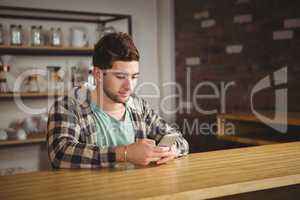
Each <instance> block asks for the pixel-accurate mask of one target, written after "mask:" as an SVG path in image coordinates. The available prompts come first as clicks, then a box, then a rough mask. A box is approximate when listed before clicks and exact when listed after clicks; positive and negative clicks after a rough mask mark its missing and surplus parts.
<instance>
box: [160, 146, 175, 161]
mask: <svg viewBox="0 0 300 200" xmlns="http://www.w3.org/2000/svg"><path fill="white" fill-rule="evenodd" d="M176 157H177V153H176V145H172V147H171V148H170V149H169V151H168V154H166V156H165V157H162V158H161V159H160V160H158V161H157V162H156V164H158V165H159V164H163V163H166V162H169V161H171V160H173V159H174V158H176Z"/></svg>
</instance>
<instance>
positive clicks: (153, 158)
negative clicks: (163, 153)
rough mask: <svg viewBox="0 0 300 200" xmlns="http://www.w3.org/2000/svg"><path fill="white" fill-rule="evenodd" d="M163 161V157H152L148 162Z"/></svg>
mask: <svg viewBox="0 0 300 200" xmlns="http://www.w3.org/2000/svg"><path fill="white" fill-rule="evenodd" d="M159 160H161V157H151V158H148V159H147V162H157V161H159Z"/></svg>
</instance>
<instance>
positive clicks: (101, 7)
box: [0, 0, 175, 128]
mask: <svg viewBox="0 0 300 200" xmlns="http://www.w3.org/2000/svg"><path fill="white" fill-rule="evenodd" d="M172 2H173V1H172V0H165V1H156V0H122V1H121V0H88V1H84V2H83V1H79V0H75V1H72V3H71V4H70V1H68V0H60V1H58V0H54V1H46V0H42V1H37V0H24V1H17V0H14V1H11V0H2V1H1V2H0V5H9V6H20V7H34V8H47V9H62V10H77V11H87V12H104V13H105V12H107V13H121V14H130V15H132V18H133V24H132V28H133V38H134V41H135V43H136V45H137V46H138V48H139V50H140V53H141V55H142V57H141V62H140V71H141V78H140V83H145V82H151V83H154V85H156V86H158V87H160V85H161V84H162V82H169V81H170V80H171V79H173V80H174V73H173V72H172V69H174V54H173V53H172V52H174V49H173V46H172V44H174V36H173V35H174V31H173V29H172V28H173V21H172V20H173V7H172V6H173V3H172ZM0 20H2V19H0ZM79 60H86V61H87V62H88V61H89V60H90V58H88V57H55V58H53V57H25V56H23V57H22V56H20V57H15V58H14V60H13V62H14V64H15V66H16V68H19V67H24V66H25V67H26V66H33V67H42V68H43V67H45V66H47V65H49V64H52V65H55V64H56V65H62V66H67V67H70V66H72V65H74V64H76V63H77V62H78V61H79ZM142 88H143V89H142V90H139V92H138V93H139V94H140V95H141V96H145V97H146V99H148V100H149V102H150V103H151V104H152V106H153V108H154V109H156V110H157V111H158V110H159V102H160V99H161V97H162V96H165V95H166V94H170V92H172V87H165V88H162V91H159V94H160V95H159V96H157V95H156V94H157V91H156V89H155V88H154V87H153V86H150V85H146V86H143V87H142ZM149 95H152V97H149ZM153 96H154V97H153ZM174 104H175V101H174V100H173V101H172V99H171V100H170V101H168V102H167V104H166V105H167V106H168V108H169V109H172V106H174ZM26 105H28V106H30V107H33V106H36V107H45V106H46V105H47V103H46V102H45V101H41V100H40V99H39V100H30V101H26ZM0 110H1V112H0V119H1V120H0V127H1V128H5V127H7V125H8V123H9V122H10V121H11V120H12V119H16V118H22V117H25V116H27V114H26V113H23V112H21V111H20V110H19V109H17V108H16V107H15V105H14V103H13V102H9V101H3V102H1V104H0ZM162 115H164V113H162ZM164 116H165V117H166V118H167V119H169V120H173V119H174V116H175V113H172V114H167V115H164Z"/></svg>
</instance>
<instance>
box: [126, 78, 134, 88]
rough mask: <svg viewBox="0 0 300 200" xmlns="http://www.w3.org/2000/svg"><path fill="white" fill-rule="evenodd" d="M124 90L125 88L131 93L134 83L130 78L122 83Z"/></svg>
mask: <svg viewBox="0 0 300 200" xmlns="http://www.w3.org/2000/svg"><path fill="white" fill-rule="evenodd" d="M124 88H126V89H127V90H129V91H132V90H133V88H134V81H133V79H132V78H126V79H125V81H124Z"/></svg>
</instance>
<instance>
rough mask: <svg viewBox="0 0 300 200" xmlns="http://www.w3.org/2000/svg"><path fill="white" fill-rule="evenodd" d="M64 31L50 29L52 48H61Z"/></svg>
mask: <svg viewBox="0 0 300 200" xmlns="http://www.w3.org/2000/svg"><path fill="white" fill-rule="evenodd" d="M62 37H63V35H62V31H61V29H60V28H57V29H54V28H51V29H50V41H51V42H50V43H51V46H55V47H61V46H62Z"/></svg>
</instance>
